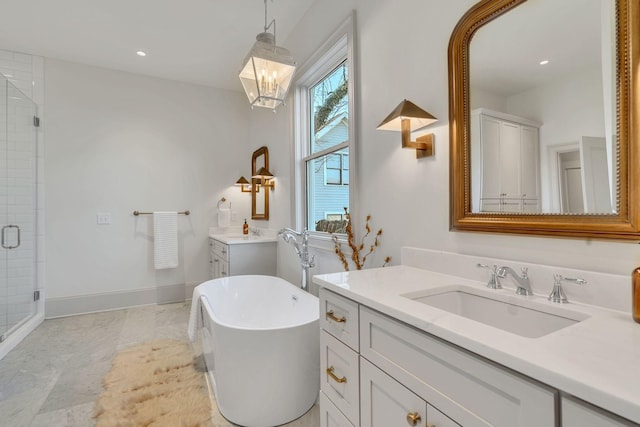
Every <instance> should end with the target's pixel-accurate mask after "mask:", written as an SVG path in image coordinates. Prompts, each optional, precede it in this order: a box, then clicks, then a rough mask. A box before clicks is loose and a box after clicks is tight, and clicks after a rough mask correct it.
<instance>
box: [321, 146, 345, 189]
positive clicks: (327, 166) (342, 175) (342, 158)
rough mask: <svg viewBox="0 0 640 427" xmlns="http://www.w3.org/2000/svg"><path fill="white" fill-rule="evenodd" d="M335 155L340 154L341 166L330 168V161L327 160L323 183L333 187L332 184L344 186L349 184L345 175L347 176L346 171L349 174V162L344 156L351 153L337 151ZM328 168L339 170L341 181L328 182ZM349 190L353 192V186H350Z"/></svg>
mask: <svg viewBox="0 0 640 427" xmlns="http://www.w3.org/2000/svg"><path fill="white" fill-rule="evenodd" d="M334 156H340V167H339V168H333V167H331V168H330V167H329V162H328V161H327V162H325V163H324V182H323V184H324V185H325V186H328V187H332V186H335V187H338V186H339V187H343V186H345V185H346V186H348V185H349V182H346V183H345V179H344V176H345V172H346V175H347V176H349V164H348V163H347V162H345V161H344V158H345V156H347V157H348V156H349V155H348V154H344V153H335V154H334ZM345 164H346V165H347V167H346V168H345ZM327 169H331V170H336V171H338V174H339V177H340V182H339V183H337V184H334V183H332V182H327ZM347 181H348V180H347ZM349 192H351V188H349Z"/></svg>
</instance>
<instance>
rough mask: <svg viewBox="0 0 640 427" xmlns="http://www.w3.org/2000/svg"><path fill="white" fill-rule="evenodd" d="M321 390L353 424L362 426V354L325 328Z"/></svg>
mask: <svg viewBox="0 0 640 427" xmlns="http://www.w3.org/2000/svg"><path fill="white" fill-rule="evenodd" d="M320 352H321V354H320V372H321V375H320V389H321V390H322V392H323V393H324V394H325V395H326V396H327V397H328V398H329V400H331V401H332V402H333V404H334V405H335V406H336V407H337V408H338V409H340V411H341V412H342V413H343V414H344V415H345V416H346V417H347V419H348V420H349V421H350V422H351V423H352V424H353V425H356V426H358V425H360V380H359V378H360V374H359V360H358V353H356V352H355V351H353V350H351V349H350V348H349V347H347V346H346V345H344V344H343V343H341V342H340V341H338V340H337V339H336V338H334V337H333V336H331V335H330V334H328V333H327V332H326V331H321V334H320Z"/></svg>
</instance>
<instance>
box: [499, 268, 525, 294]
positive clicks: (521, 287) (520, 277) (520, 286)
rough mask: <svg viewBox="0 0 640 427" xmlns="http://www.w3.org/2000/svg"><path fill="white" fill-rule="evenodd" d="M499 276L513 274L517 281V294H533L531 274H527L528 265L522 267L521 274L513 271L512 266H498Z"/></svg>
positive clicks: (503, 276) (512, 276) (514, 279)
mask: <svg viewBox="0 0 640 427" xmlns="http://www.w3.org/2000/svg"><path fill="white" fill-rule="evenodd" d="M497 273H498V277H500V278H502V279H504V278H505V277H507V274H510V275H511V278H512V279H513V281H514V282H516V286H517V288H516V294H518V295H533V291H532V290H531V283H529V276H528V275H527V267H522V268H520V274H518V273H516V272H515V271H513V268H511V267H506V266H504V267H500V268H498V272H497Z"/></svg>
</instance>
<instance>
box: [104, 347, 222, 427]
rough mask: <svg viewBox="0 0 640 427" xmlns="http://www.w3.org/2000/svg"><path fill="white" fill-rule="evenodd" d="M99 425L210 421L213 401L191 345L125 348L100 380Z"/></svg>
mask: <svg viewBox="0 0 640 427" xmlns="http://www.w3.org/2000/svg"><path fill="white" fill-rule="evenodd" d="M102 382H103V385H104V388H105V390H104V392H103V393H102V394H101V395H100V397H99V398H98V400H97V402H96V412H95V419H96V425H97V426H98V427H129V426H131V427H133V426H135V427H139V426H154V427H155V426H158V427H159V426H170V427H199V426H210V425H211V403H210V399H209V393H208V391H207V385H206V383H205V380H204V377H203V374H202V372H198V370H197V369H196V367H195V366H194V358H193V353H192V351H191V348H190V347H189V344H188V343H186V342H183V341H176V340H157V341H151V342H146V343H143V344H140V345H136V346H134V347H131V348H128V349H126V350H123V351H121V352H120V353H118V354H117V355H116V357H115V358H114V360H113V362H112V367H111V371H109V373H108V374H107V375H106V376H105V377H104V379H103V380H102Z"/></svg>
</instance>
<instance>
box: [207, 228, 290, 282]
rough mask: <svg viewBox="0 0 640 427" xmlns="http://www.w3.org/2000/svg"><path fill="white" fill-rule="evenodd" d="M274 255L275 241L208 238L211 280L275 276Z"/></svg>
mask: <svg viewBox="0 0 640 427" xmlns="http://www.w3.org/2000/svg"><path fill="white" fill-rule="evenodd" d="M221 239H222V238H221ZM276 254H277V252H276V241H260V240H250V241H242V240H238V241H237V242H235V241H234V240H226V241H225V240H220V239H218V238H214V237H209V264H210V275H211V278H212V279H217V278H219V277H226V276H237V275H240V274H264V275H268V276H275V275H276V256H277V255H276Z"/></svg>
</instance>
